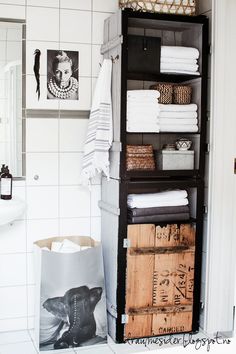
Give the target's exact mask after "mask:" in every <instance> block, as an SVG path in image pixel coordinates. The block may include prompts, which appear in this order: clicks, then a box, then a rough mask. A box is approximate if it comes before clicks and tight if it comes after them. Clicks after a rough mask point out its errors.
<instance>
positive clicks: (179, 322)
mask: <svg viewBox="0 0 236 354" xmlns="http://www.w3.org/2000/svg"><path fill="white" fill-rule="evenodd" d="M191 330H192V311H191V312H180V313H174V314H163V315H162V314H158V315H153V322H152V335H163V334H168V333H181V332H189V331H191Z"/></svg>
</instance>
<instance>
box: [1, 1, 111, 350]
mask: <svg viewBox="0 0 236 354" xmlns="http://www.w3.org/2000/svg"><path fill="white" fill-rule="evenodd" d="M117 9H118V1H117V0H106V1H104V0H102V1H100V0H86V1H84V0H41V1H37V0H27V1H25V0H8V1H4V0H1V1H0V13H1V18H13V19H14V18H15V19H26V108H27V109H37V110H47V109H56V110H57V109H61V110H67V109H69V110H73V109H75V110H78V109H80V110H89V109H90V106H91V96H92V89H93V88H94V83H95V81H96V77H97V76H98V72H99V63H100V62H101V61H102V57H101V55H100V44H101V43H102V38H103V21H104V19H105V18H106V17H108V16H110V13H111V12H114V11H116V10H117ZM10 35H11V40H14V39H16V38H15V37H14V33H11V34H10ZM4 39H6V33H5V32H4V31H0V65H1V64H4V63H3V62H2V63H1V52H2V51H1V40H2V41H3V40H4ZM36 48H40V50H41V58H44V59H42V60H41V67H40V73H41V97H42V98H45V99H44V100H41V101H38V99H37V96H36V95H35V88H36V81H35V77H34V72H33V64H34V51H35V49H36ZM47 49H52V50H53V49H55V50H57V49H64V50H69V51H79V80H80V86H79V89H80V90H79V105H78V102H73V101H63V102H59V101H58V100H54V101H53V102H52V100H49V101H47V100H46V95H47V92H46V81H47V62H46V60H45V58H46V55H47ZM8 54H9V55H10V56H11V55H12V53H11V51H9V53H8ZM1 99H4V97H1ZM69 117H70V116H69V115H68V117H66V116H65V114H63V117H60V111H59V114H58V117H57V118H51V117H46V118H45V117H44V118H40V116H39V117H36V118H27V119H26V181H25V182H24V181H15V182H14V188H13V194H14V195H15V196H18V197H20V198H21V199H23V200H26V203H27V208H26V212H25V214H24V215H23V216H22V218H21V219H20V220H17V221H15V222H14V223H13V224H12V225H6V226H1V227H0V269H4V272H1V275H0V298H1V303H0V332H4V331H10V330H22V329H26V328H27V327H28V328H32V326H33V324H34V301H33V299H34V286H35V277H34V257H33V242H35V241H36V240H39V239H43V238H48V237H53V236H75V235H82V236H90V235H91V236H92V237H94V238H95V239H96V240H99V239H100V228H101V218H100V210H99V208H98V207H97V202H98V200H99V199H100V195H101V189H100V180H99V178H96V179H94V181H93V186H92V189H91V192H90V191H89V190H88V189H86V188H85V187H84V186H82V183H81V176H80V172H81V162H82V154H83V143H84V140H85V137H86V129H87V124H88V120H87V117H86V116H85V117H84V118H83V117H75V118H69ZM0 133H1V132H0ZM16 294H17V297H16ZM16 299H17V300H16ZM11 343H12V342H11ZM1 344H2V345H1V350H2V349H5V346H3V344H4V343H1ZM7 345H8V343H6V352H7ZM3 347H4V348H3ZM13 349H14V348H13ZM13 349H12V346H11V349H10V350H13ZM16 352H17V348H16ZM27 352H28V348H27V343H25V348H24V353H25V354H27Z"/></svg>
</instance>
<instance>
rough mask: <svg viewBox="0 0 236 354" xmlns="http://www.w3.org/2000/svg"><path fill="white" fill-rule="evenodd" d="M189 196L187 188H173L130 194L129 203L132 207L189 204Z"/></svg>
mask: <svg viewBox="0 0 236 354" xmlns="http://www.w3.org/2000/svg"><path fill="white" fill-rule="evenodd" d="M187 196H188V194H187V191H185V190H171V191H164V192H159V193H147V194H129V195H128V198H127V204H128V206H129V207H130V208H149V207H150V208H151V207H155V206H176V205H187V204H188V199H187Z"/></svg>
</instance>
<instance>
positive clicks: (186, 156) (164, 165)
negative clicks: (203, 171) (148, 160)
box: [156, 150, 194, 170]
mask: <svg viewBox="0 0 236 354" xmlns="http://www.w3.org/2000/svg"><path fill="white" fill-rule="evenodd" d="M156 156H157V157H156V159H157V169H158V170H193V169H194V151H193V150H186V151H179V150H173V151H172V150H161V151H157V155H156Z"/></svg>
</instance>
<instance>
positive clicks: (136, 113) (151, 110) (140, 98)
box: [126, 90, 160, 133]
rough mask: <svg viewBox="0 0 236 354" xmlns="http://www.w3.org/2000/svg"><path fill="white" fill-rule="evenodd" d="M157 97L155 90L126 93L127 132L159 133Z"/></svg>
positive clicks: (157, 93) (158, 95)
mask: <svg viewBox="0 0 236 354" xmlns="http://www.w3.org/2000/svg"><path fill="white" fill-rule="evenodd" d="M159 97H160V93H159V92H158V91H157V90H130V91H127V121H126V130H127V132H132V133H135V132H143V133H158V132H159V130H160V128H159V112H160V108H159V104H158V98H159Z"/></svg>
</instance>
